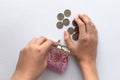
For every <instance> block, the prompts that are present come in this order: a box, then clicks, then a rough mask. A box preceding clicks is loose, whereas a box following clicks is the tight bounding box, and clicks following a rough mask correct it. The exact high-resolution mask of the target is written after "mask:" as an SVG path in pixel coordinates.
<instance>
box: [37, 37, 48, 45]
mask: <svg viewBox="0 0 120 80" xmlns="http://www.w3.org/2000/svg"><path fill="white" fill-rule="evenodd" d="M46 40H47V38H46V37H43V36H42V37H40V38H38V39H37V41H36V44H38V45H41V44H43V43H44V42H45V41H46Z"/></svg>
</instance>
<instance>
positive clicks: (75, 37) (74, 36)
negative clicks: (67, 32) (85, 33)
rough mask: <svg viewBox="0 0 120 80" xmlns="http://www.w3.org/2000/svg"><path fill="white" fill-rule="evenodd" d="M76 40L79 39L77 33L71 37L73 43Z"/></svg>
mask: <svg viewBox="0 0 120 80" xmlns="http://www.w3.org/2000/svg"><path fill="white" fill-rule="evenodd" d="M78 38H79V33H74V34H73V35H72V39H73V40H74V41H77V40H78Z"/></svg>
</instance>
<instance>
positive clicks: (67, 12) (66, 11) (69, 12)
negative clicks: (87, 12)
mask: <svg viewBox="0 0 120 80" xmlns="http://www.w3.org/2000/svg"><path fill="white" fill-rule="evenodd" d="M64 15H65V16H66V17H70V16H71V11H70V10H69V9H66V10H65V11H64Z"/></svg>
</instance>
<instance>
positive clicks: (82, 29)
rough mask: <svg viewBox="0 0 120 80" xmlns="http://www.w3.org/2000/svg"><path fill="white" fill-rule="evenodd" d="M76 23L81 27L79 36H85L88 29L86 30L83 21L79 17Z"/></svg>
mask: <svg viewBox="0 0 120 80" xmlns="http://www.w3.org/2000/svg"><path fill="white" fill-rule="evenodd" d="M75 22H76V23H77V25H78V27H79V32H80V34H79V36H80V37H81V36H84V35H85V34H86V28H85V24H84V23H83V22H82V20H81V19H80V18H79V17H77V18H75Z"/></svg>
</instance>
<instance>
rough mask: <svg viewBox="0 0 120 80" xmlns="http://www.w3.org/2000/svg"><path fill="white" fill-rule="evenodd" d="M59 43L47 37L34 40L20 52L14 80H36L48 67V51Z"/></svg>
mask: <svg viewBox="0 0 120 80" xmlns="http://www.w3.org/2000/svg"><path fill="white" fill-rule="evenodd" d="M51 46H57V43H55V42H53V41H51V40H48V39H46V38H45V37H40V38H34V39H32V40H31V41H30V42H29V44H28V45H27V46H26V47H25V48H24V49H23V50H21V52H20V56H19V60H18V64H17V67H16V71H15V73H14V75H13V77H12V80H36V79H37V78H38V77H39V76H40V75H41V74H42V72H43V71H44V70H45V68H46V67H47V59H48V54H47V53H48V50H49V49H50V47H51Z"/></svg>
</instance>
